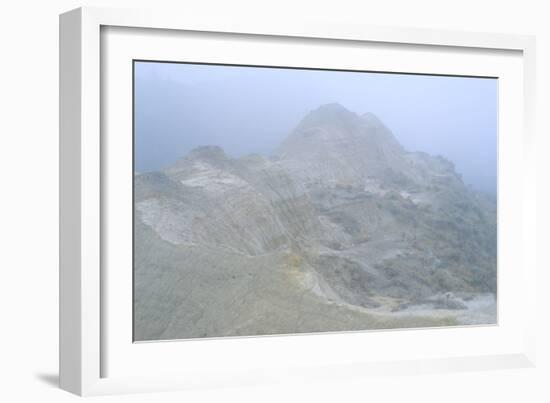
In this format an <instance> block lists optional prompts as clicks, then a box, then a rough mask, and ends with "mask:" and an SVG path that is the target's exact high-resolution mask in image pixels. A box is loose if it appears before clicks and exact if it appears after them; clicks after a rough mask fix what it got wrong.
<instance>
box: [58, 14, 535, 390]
mask: <svg viewBox="0 0 550 403" xmlns="http://www.w3.org/2000/svg"><path fill="white" fill-rule="evenodd" d="M60 21H61V22H60V24H61V33H60V35H61V42H60V43H61V56H60V69H61V72H60V82H61V88H60V95H61V101H60V109H61V119H60V124H61V133H60V136H61V141H60V147H61V148H60V154H61V164H60V170H61V173H60V181H61V191H60V200H61V223H60V228H61V231H60V232H61V264H60V350H61V356H60V382H61V386H62V387H63V388H64V389H67V390H69V391H72V392H74V393H77V394H83V395H84V394H108V393H123V392H136V391H153V390H164V389H177V388H193V387H211V386H215V385H229V384H233V385H247V384H257V383H262V382H270V380H273V379H288V380H290V379H293V378H304V377H305V378H311V379H322V378H327V379H330V378H332V377H334V376H345V374H356V375H357V374H358V375H368V374H369V373H381V372H382V373H387V374H396V373H416V372H418V371H426V370H428V371H442V370H456V369H461V370H464V369H466V370H468V369H480V368H502V367H519V366H529V365H532V363H533V359H534V358H533V357H534V344H533V339H534V333H533V326H534V325H533V320H532V318H531V317H530V316H529V314H526V312H534V310H533V309H532V306H533V304H534V291H533V290H534V288H535V287H534V284H535V282H536V264H535V261H534V252H533V248H534V242H532V238H533V237H534V231H532V229H533V228H534V225H535V220H536V217H535V209H534V196H533V195H534V181H533V180H532V177H533V174H534V162H533V160H532V159H530V158H529V156H530V155H531V153H532V150H533V147H534V135H533V133H532V124H533V123H532V122H533V107H532V102H533V91H534V72H533V69H534V63H533V57H534V54H533V52H534V41H533V39H532V38H531V37H526V36H517V35H500V34H477V33H464V32H446V31H435V32H431V31H422V30H412V29H386V28H372V27H358V26H344V25H337V24H320V23H314V22H311V23H309V24H305V25H304V24H296V25H294V24H292V23H285V24H279V23H277V24H275V23H271V24H269V23H266V22H265V21H264V22H255V23H251V22H248V21H244V20H243V21H233V22H228V21H213V20H209V21H201V20H196V19H190V18H189V19H186V18H180V16H177V18H176V16H170V15H165V14H155V13H150V12H140V11H122V10H106V9H95V8H93V9H88V8H86V9H78V10H75V11H71V12H69V13H66V14H63V15H62V16H61V20H60ZM321 351H322V354H320V353H319V352H321Z"/></svg>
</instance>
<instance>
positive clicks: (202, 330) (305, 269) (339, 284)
mask: <svg viewBox="0 0 550 403" xmlns="http://www.w3.org/2000/svg"><path fill="white" fill-rule="evenodd" d="M134 191H135V257H134V266H135V267H134V270H135V284H134V287H135V321H134V326H135V335H136V339H137V340H153V339H170V338H189V337H216V336H237V335H257V334H278V333H297V332H316V331H337V330H362V329H379V328H396V327H418V326H443V325H461V324H484V323H495V320H496V302H495V301H496V204H495V202H494V201H493V200H491V199H490V198H488V197H486V196H484V195H482V194H480V193H477V192H475V191H473V190H471V189H469V188H468V187H467V186H465V185H464V183H463V182H462V180H461V178H460V176H459V175H458V174H457V173H456V172H455V170H454V167H453V165H452V163H450V162H449V161H447V160H445V159H443V158H441V157H433V156H429V155H427V154H423V153H411V152H407V151H405V150H404V149H403V148H402V147H401V145H400V144H399V143H398V142H397V140H396V139H395V138H394V136H393V135H392V133H391V132H390V131H389V130H388V129H387V128H386V127H385V126H384V125H383V123H382V122H380V121H379V120H378V119H377V118H376V117H375V116H373V115H372V114H365V115H362V116H359V115H356V114H354V113H352V112H349V111H347V110H346V109H345V108H343V107H342V106H340V105H338V104H330V105H324V106H322V107H320V108H318V109H317V110H315V111H313V112H311V113H310V114H309V115H308V116H306V117H305V118H304V119H303V120H302V122H301V123H300V124H299V125H298V127H297V128H296V129H295V130H294V131H293V132H292V133H291V134H290V135H289V136H288V137H287V139H286V140H285V141H284V142H283V143H282V144H281V145H280V147H279V148H278V149H277V150H275V151H274V153H273V156H271V157H269V158H266V157H263V156H258V155H250V156H247V157H243V158H239V159H235V158H231V157H229V156H227V155H226V154H225V153H224V151H223V150H222V149H220V148H218V147H215V146H208V147H200V148H198V149H195V150H194V151H192V152H191V153H190V154H188V155H187V156H185V157H184V158H182V159H180V160H179V161H178V162H177V163H175V164H174V165H173V166H170V167H167V168H166V169H165V170H163V171H162V172H151V173H144V174H139V175H136V176H135V184H134Z"/></svg>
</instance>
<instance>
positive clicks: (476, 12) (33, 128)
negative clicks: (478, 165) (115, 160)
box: [0, 0, 550, 403]
mask: <svg viewBox="0 0 550 403" xmlns="http://www.w3.org/2000/svg"><path fill="white" fill-rule="evenodd" d="M546 3H548V2H547V1H545V0H540V1H537V0H515V1H502V0H485V1H480V0H460V1H458V0H456V1H444V0H414V1H410V0H409V1H408V0H376V1H371V0H357V1H353V0H338V1H326V2H324V1H322V0H302V1H298V0H294V1H292V0H271V1H267V2H266V1H253V0H231V1H216V0H202V1H200V0H180V1H168V0H157V1H145V0H136V1H130V0H120V1H115V0H113V1H106V0H105V1H86V0H82V1H80V2H79V1H72V0H51V1H40V0H19V1H18V0H4V1H3V2H2V3H0V19H1V22H0V55H1V56H0V58H1V59H0V124H1V126H0V127H1V130H0V178H1V181H0V189H1V193H0V195H1V197H0V236H1V239H0V245H1V246H0V262H1V263H0V270H1V272H0V273H1V277H0V385H1V386H0V401H5V402H19V401H28V402H35V401H40V402H44V401H46V402H49V401H51V402H66V401H67V402H68V401H76V397H74V396H72V395H70V394H68V393H65V392H63V391H61V390H59V389H57V388H56V386H55V384H56V382H57V355H58V347H57V336H58V332H57V327H58V315H57V303H58V298H57V294H58V285H57V281H58V272H57V263H58V242H57V236H58V229H57V219H58V205H57V202H58V197H57V192H58V180H57V175H58V173H57V170H58V163H57V161H58V150H57V147H58V136H57V132H58V107H57V105H58V20H57V18H58V14H59V13H61V12H64V11H66V10H69V9H71V8H75V7H78V6H81V5H99V6H109V7H153V6H154V7H165V6H166V7H175V6H179V7H180V9H181V10H182V11H181V12H187V13H198V14H207V13H214V14H216V15H221V16H226V17H227V18H231V15H235V14H242V13H246V14H247V15H249V16H250V18H254V16H255V15H260V14H266V13H267V14H268V15H271V16H272V18H273V19H285V18H289V17H290V18H293V19H294V18H296V19H301V18H319V19H324V20H333V21H350V22H354V23H365V24H375V25H393V26H395V25H399V26H411V27H427V28H451V29H466V30H473V31H488V32H507V33H523V34H534V35H537V39H538V43H537V48H538V49H537V51H538V55H537V56H538V60H537V68H538V74H539V75H538V80H539V81H538V94H537V105H538V150H539V164H540V165H539V166H540V174H539V175H540V176H539V185H540V188H539V200H538V203H539V211H538V217H539V222H540V226H539V234H538V235H539V238H538V239H539V240H538V243H539V266H540V269H541V275H540V278H539V289H540V292H539V312H538V314H539V317H540V319H541V323H540V331H539V346H538V348H539V352H538V357H539V364H538V366H537V368H535V369H525V370H502V371H492V372H483V373H460V374H447V375H418V376H410V377H398V378H385V377H378V378H367V379H353V380H350V381H349V382H338V383H334V384H304V385H293V386H282V387H257V388H248V389H226V390H213V391H200V392H178V393H163V394H156V395H138V396H126V397H120V396H115V397H103V398H94V399H93V400H98V401H115V402H126V401H127V402H164V401H184V400H185V401H193V402H194V401H201V402H203V401H206V402H219V401H239V402H248V401H250V402H252V401H262V402H264V401H267V402H280V401H290V402H292V401H303V402H306V401H315V402H331V401H346V402H351V401H372V402H386V401H390V402H391V401H400V402H402V401H416V400H418V401H424V402H436V401H437V402H445V403H447V402H449V403H450V402H461V403H463V402H482V401H485V402H489V401H498V402H518V401H525V402H548V401H550V390H549V388H548V383H549V381H550V348H549V345H548V343H549V341H550V325H549V318H550V315H549V311H548V308H550V303H549V302H550V298H549V297H548V295H549V294H550V293H548V288H547V287H550V281H549V280H550V276H548V273H547V272H546V269H548V268H549V267H550V265H549V262H550V260H549V259H548V257H547V256H544V255H543V252H544V250H545V249H547V248H548V245H549V243H550V235H548V234H547V233H546V231H544V229H545V228H550V220H549V217H550V214H549V212H548V210H547V209H545V208H544V207H545V206H550V192H549V188H550V181H549V180H548V178H549V177H550V175H549V173H550V167H549V165H550V164H549V163H548V159H549V158H548V156H547V154H548V153H549V152H550V147H549V146H550V140H549V138H548V136H547V134H549V132H550V130H549V129H550V125H549V122H550V121H549V119H548V110H549V108H550V91H549V90H550V86H549V84H550V83H549V80H550V24H549V22H548V21H549V20H548V19H549V16H550V12H549V11H548V10H546V9H545V6H547V4H546Z"/></svg>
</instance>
